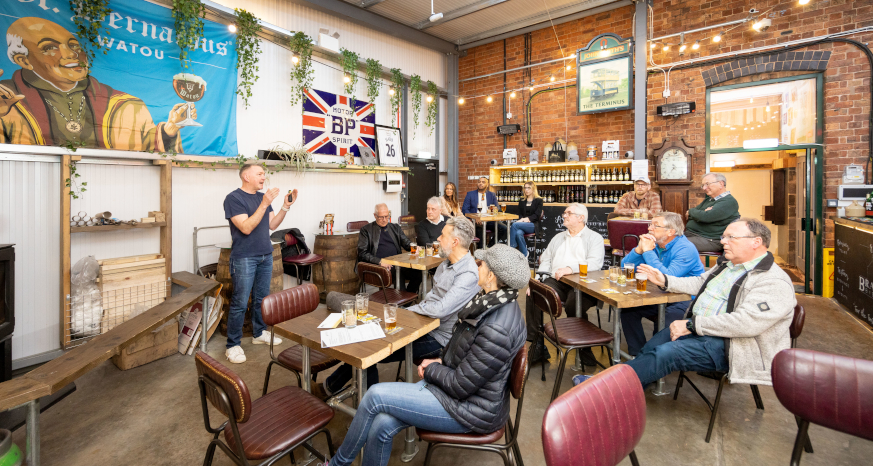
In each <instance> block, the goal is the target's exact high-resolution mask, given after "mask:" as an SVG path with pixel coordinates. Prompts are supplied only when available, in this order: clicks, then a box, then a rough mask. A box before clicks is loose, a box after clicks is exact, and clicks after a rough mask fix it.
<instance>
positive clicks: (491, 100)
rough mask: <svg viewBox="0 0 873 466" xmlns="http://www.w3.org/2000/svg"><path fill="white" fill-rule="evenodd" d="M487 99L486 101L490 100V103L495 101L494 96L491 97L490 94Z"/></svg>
mask: <svg viewBox="0 0 873 466" xmlns="http://www.w3.org/2000/svg"><path fill="white" fill-rule="evenodd" d="M485 101H486V102H488V103H489V104H490V103H491V102H493V101H494V98H493V97H491V96H490V95H489V96H488V98H487V99H485Z"/></svg>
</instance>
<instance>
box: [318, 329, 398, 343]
mask: <svg viewBox="0 0 873 466" xmlns="http://www.w3.org/2000/svg"><path fill="white" fill-rule="evenodd" d="M379 338H385V332H384V331H382V326H380V325H379V324H363V325H358V326H357V327H355V328H338V329H335V330H325V331H323V332H321V347H322V348H331V347H334V346H341V345H349V344H352V343H360V342H362V341H369V340H378V339H379Z"/></svg>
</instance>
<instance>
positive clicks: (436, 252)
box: [433, 243, 440, 257]
mask: <svg viewBox="0 0 873 466" xmlns="http://www.w3.org/2000/svg"><path fill="white" fill-rule="evenodd" d="M439 255H440V243H433V257H437V256H439Z"/></svg>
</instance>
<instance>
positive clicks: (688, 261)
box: [621, 212, 704, 356]
mask: <svg viewBox="0 0 873 466" xmlns="http://www.w3.org/2000/svg"><path fill="white" fill-rule="evenodd" d="M684 232H685V226H684V225H683V224H682V217H680V216H679V214H675V213H673V212H660V213H658V214H655V217H654V218H653V219H652V223H651V224H649V234H646V235H643V236H641V237H640V244H639V245H638V246H637V247H636V248H635V249H633V250H632V251H630V252H629V253H628V255H627V256H626V257H625V258H624V259H623V260H622V261H621V265H622V267H624V266H627V265H633V266H637V265H640V264H647V265H649V266H651V267H654V268H655V269H657V270H658V271H660V272H661V273H663V274H665V275H670V276H671V277H697V276H700V275H703V272H704V269H703V264H701V263H700V257H699V255H698V253H697V248H695V247H694V245H693V244H692V243H691V241H688V238H686V237H685V235H684V234H683V233H684ZM689 303H690V301H681V302H678V303H671V304H668V305H667V313H666V319H665V324H664V325H665V326H666V327H669V326H670V324H671V323H673V321H674V320H677V319H681V318H682V316H683V315H684V314H685V310H686V309H687V308H688V304H689ZM643 317H645V318H647V319H649V320H651V321H652V322H654V321H655V320H656V319H657V317H658V306H657V305H650V306H641V307H635V308H631V309H625V310H623V311H622V312H621V327H622V329H624V337H625V339H626V340H627V349H628V353H629V354H630V355H631V356H636V355H637V354H638V353H639V352H640V349H642V347H643V345H645V344H646V335H645V334H644V333H643Z"/></svg>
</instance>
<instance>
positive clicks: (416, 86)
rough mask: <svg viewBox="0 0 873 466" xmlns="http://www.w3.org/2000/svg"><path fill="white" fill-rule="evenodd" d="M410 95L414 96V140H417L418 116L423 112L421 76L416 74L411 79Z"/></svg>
mask: <svg viewBox="0 0 873 466" xmlns="http://www.w3.org/2000/svg"><path fill="white" fill-rule="evenodd" d="M409 93H410V95H411V96H412V139H415V130H416V129H417V128H418V114H419V112H421V76H419V75H417V74H415V75H412V77H411V78H409Z"/></svg>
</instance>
